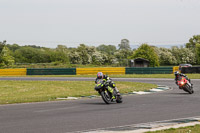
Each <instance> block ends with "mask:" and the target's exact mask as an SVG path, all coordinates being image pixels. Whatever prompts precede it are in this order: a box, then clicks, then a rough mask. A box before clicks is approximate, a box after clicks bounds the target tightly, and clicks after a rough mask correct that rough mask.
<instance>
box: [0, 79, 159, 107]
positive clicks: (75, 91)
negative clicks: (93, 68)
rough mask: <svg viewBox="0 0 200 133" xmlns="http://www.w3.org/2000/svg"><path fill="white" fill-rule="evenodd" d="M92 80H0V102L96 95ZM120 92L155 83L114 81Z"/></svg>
mask: <svg viewBox="0 0 200 133" xmlns="http://www.w3.org/2000/svg"><path fill="white" fill-rule="evenodd" d="M94 85H95V84H94V81H7V80H6V81H3V80H2V81H0V104H11V103H27V102H41V101H55V100H56V98H66V97H81V96H90V95H98V93H97V92H96V91H95V90H94ZM116 85H117V88H118V89H119V90H120V92H121V93H128V92H132V91H143V90H148V89H151V88H156V87H157V85H153V84H147V83H137V82H116Z"/></svg>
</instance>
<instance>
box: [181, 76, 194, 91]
mask: <svg viewBox="0 0 200 133" xmlns="http://www.w3.org/2000/svg"><path fill="white" fill-rule="evenodd" d="M177 85H178V86H179V89H183V90H184V91H186V92H188V93H189V94H192V93H194V90H193V87H192V84H191V83H190V82H189V81H188V80H187V79H186V78H185V77H183V76H180V77H179V79H178V80H177Z"/></svg>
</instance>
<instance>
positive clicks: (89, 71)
mask: <svg viewBox="0 0 200 133" xmlns="http://www.w3.org/2000/svg"><path fill="white" fill-rule="evenodd" d="M98 72H103V73H104V74H108V75H110V74H125V67H103V68H76V74H77V75H94V74H97V73H98Z"/></svg>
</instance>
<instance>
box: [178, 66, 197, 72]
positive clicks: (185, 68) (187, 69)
mask: <svg viewBox="0 0 200 133" xmlns="http://www.w3.org/2000/svg"><path fill="white" fill-rule="evenodd" d="M181 72H182V73H200V67H182V68H181Z"/></svg>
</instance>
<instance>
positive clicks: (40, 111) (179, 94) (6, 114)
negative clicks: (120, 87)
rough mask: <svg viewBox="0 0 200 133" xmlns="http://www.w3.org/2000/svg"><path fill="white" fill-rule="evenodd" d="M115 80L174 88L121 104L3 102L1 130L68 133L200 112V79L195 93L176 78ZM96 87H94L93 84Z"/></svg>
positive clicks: (99, 101) (97, 100) (7, 132)
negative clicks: (175, 80)
mask: <svg viewBox="0 0 200 133" xmlns="http://www.w3.org/2000/svg"><path fill="white" fill-rule="evenodd" d="M0 80H64V81H65V80H89V81H92V82H94V79H93V78H37V77H31V78H29V77H27V78H26V77H17V78H14V77H8V78H6V77H5V78H0ZM113 80H114V81H132V82H146V83H154V84H158V85H167V86H170V87H172V89H171V90H167V91H165V92H158V93H153V94H148V95H128V96H124V97H123V103H122V104H115V103H114V104H110V105H106V104H105V103H104V102H103V100H102V99H101V98H95V99H81V100H73V101H59V102H42V103H30V104H13V105H1V106H0V132H1V133H13V132H14V133H66V132H76V131H88V130H92V129H99V128H106V127H117V126H124V125H131V124H139V123H146V122H154V121H162V120H169V119H178V118H186V117H194V116H200V106H199V105H200V91H199V86H200V80H197V79H196V80H192V83H193V84H194V91H195V92H194V94H192V95H190V94H188V93H186V92H184V91H182V90H179V89H178V87H177V86H176V85H175V83H174V80H173V79H139V78H137V79H133V78H131V79H130V78H129V79H127V78H113ZM91 89H93V88H91Z"/></svg>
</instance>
